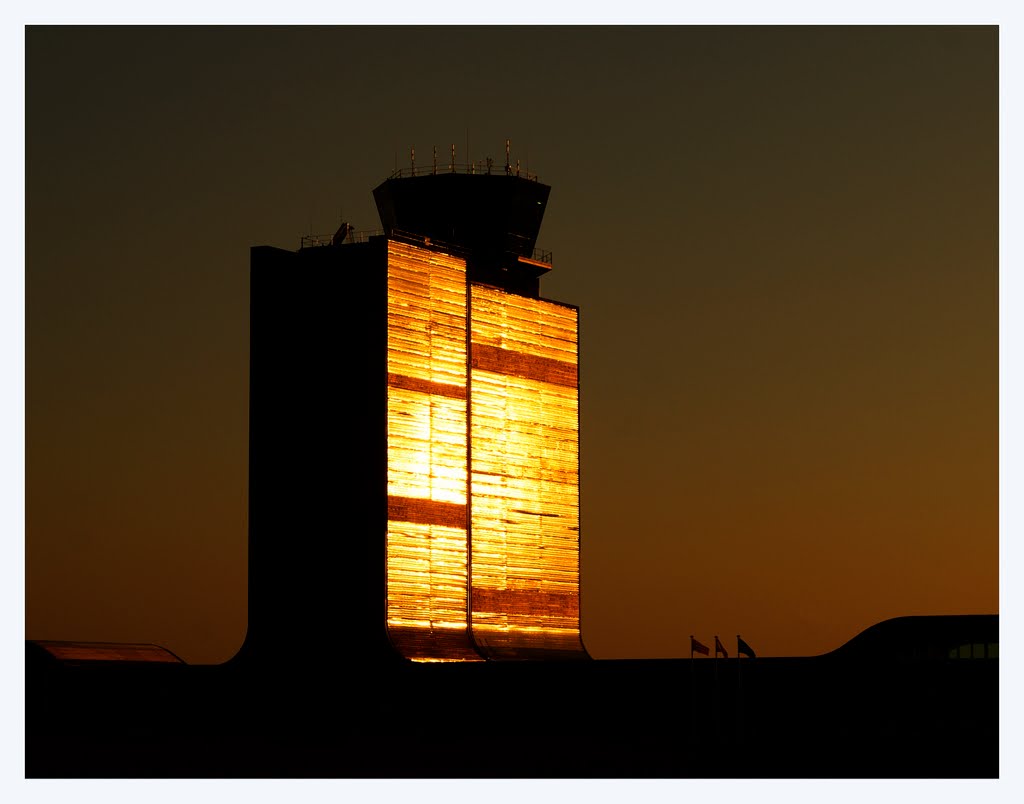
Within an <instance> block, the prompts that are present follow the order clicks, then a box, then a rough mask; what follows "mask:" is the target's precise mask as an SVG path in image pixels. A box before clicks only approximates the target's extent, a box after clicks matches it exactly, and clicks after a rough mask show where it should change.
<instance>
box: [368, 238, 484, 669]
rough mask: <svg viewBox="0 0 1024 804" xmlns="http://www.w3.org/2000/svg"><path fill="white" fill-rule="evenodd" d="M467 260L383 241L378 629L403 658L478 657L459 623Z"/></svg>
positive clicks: (463, 587) (464, 541) (463, 595)
mask: <svg viewBox="0 0 1024 804" xmlns="http://www.w3.org/2000/svg"><path fill="white" fill-rule="evenodd" d="M466 318H467V314H466V265H465V262H463V261H462V260H458V259H455V258H454V257H449V256H446V255H443V254H437V253H434V252H431V251H428V250H426V249H420V248H416V247H413V246H407V245H403V244H401V243H395V242H389V243H388V346H387V352H388V354H387V364H388V402H387V428H388V432H387V438H388V529H387V559H386V562H387V627H388V634H389V636H390V638H391V641H392V644H394V645H395V647H396V648H398V650H399V651H400V652H401V653H402V655H404V656H406V657H408V658H410V659H423V660H426V659H433V660H466V659H479V658H480V657H479V654H478V653H477V652H476V651H475V650H474V649H473V647H472V645H471V643H470V640H469V633H468V627H467V615H466V609H467V590H468V585H469V584H468V536H467V530H466V526H467V522H468V520H467V507H466V506H467V500H466V478H467V466H466V461H467V443H466V430H467V427H466V374H467V368H466V364H467V361H466Z"/></svg>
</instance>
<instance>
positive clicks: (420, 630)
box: [387, 242, 586, 661]
mask: <svg viewBox="0 0 1024 804" xmlns="http://www.w3.org/2000/svg"><path fill="white" fill-rule="evenodd" d="M467 304H468V306H467ZM468 321H471V324H469V325H467V322H468ZM467 326H468V328H469V329H470V330H471V332H467ZM469 341H471V344H470V346H469V352H468V354H467V342H469ZM387 364H388V380H387V382H388V402H387V439H388V528H387V627H388V633H389V635H390V638H391V641H392V643H393V644H394V645H395V647H396V648H397V649H398V650H399V651H400V652H401V653H402V655H404V656H406V657H407V658H410V659H415V660H434V661H446V660H448V661H453V660H454V661H459V660H473V659H480V658H482V657H487V658H495V659H500V658H506V659H521V658H551V657H555V658H562V657H568V656H585V655H586V654H585V652H584V650H583V646H582V643H581V641H580V632H579V438H578V429H579V428H578V422H579V412H578V411H579V406H578V397H579V394H578V380H577V365H578V358H577V311H576V310H575V309H574V308H572V307H567V306H564V305H560V304H556V303H554V302H549V301H543V300H539V299H531V298H525V297H522V296H517V295H514V294H510V293H506V292H504V291H501V290H497V289H494V288H490V287H484V286H478V285H472V286H470V285H469V284H468V283H467V276H466V265H465V263H464V262H463V261H462V260H459V259H456V258H454V257H450V256H447V255H444V254H440V253H437V252H433V251H430V250H427V249H423V248H417V247H415V246H410V245H405V244H402V243H396V242H389V243H388V353H387ZM467 413H468V417H467ZM470 476H471V477H472V489H471V494H470V497H469V499H467V485H468V480H469V478H470Z"/></svg>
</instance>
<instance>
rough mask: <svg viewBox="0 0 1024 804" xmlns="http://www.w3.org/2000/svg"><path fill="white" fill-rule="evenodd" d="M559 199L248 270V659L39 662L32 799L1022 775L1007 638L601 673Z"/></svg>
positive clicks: (487, 191)
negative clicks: (344, 780) (302, 785)
mask: <svg viewBox="0 0 1024 804" xmlns="http://www.w3.org/2000/svg"><path fill="white" fill-rule="evenodd" d="M549 194H550V187H548V186H546V185H544V184H542V183H541V182H540V181H538V180H537V178H536V177H535V176H532V175H528V174H526V173H525V172H523V171H521V170H520V169H519V167H518V165H516V166H513V165H512V163H511V161H510V159H509V158H508V146H507V143H506V162H505V165H504V166H497V167H496V166H495V165H494V164H493V163H492V162H491V160H488V162H487V163H486V166H476V165H469V166H457V165H455V159H454V154H453V157H452V160H451V162H450V164H449V165H448V166H447V168H438V167H437V166H436V163H435V165H433V166H432V167H431V168H430V169H427V170H423V169H420V170H419V171H418V172H417V170H416V168H415V164H413V166H412V167H411V168H410V169H408V170H402V171H398V170H396V171H395V173H394V174H392V175H391V176H390V177H389V178H388V179H386V180H385V181H384V182H383V183H382V184H380V185H379V186H378V187H377V188H376V189H375V190H374V198H375V201H376V205H377V209H378V212H379V214H380V218H381V224H382V230H380V231H378V232H374V233H370V234H368V233H360V232H356V231H354V230H353V228H352V227H351V226H349V225H348V224H343V225H342V226H341V227H340V228H339V230H338V231H337V232H336V233H334V234H333V235H328V236H323V237H317V236H312V235H311V236H307V237H304V238H302V240H301V242H300V248H299V249H297V250H294V251H292V250H287V249H281V248H275V247H270V246H256V247H253V248H252V249H251V272H250V277H251V284H250V310H251V316H250V344H251V345H250V415H249V421H250V436H249V555H248V578H249V587H248V594H249V600H248V608H249V619H248V631H247V634H246V637H245V640H244V643H243V645H242V647H241V649H240V650H239V652H238V654H237V655H236V656H235V657H233V658H232V659H231V660H230V661H228V662H226V663H225V664H223V665H218V666H188V665H186V664H185V663H183V662H181V661H180V660H179V659H178V657H176V656H174V655H173V654H172V653H170V652H169V651H167V650H165V649H163V648H160V647H158V646H141V645H134V646H131V645H116V644H108V643H91V644H90V643H74V642H55V641H47V642H42V641H39V642H29V643H28V644H27V646H26V648H27V671H26V775H28V776H101V777H103V776H117V777H124V776H144V777H154V776H156V777H167V776H212V777H223V776H316V777H332V776H339V777H449V778H450V777H581V776H586V777H594V776H614V777H681V776H701V777H707V776H711V777H717V776H727V777H734V776H747V777H792V776H798V777H807V776H818V777H851V776H853V777H857V776H861V777H863V776H869V777H880V776H897V777H903V776H996V775H998V660H997V658H996V657H997V656H998V640H999V636H998V615H984V616H935V617H900V618H895V619H892V620H888V621H883V622H882V623H879V624H877V625H875V626H873V627H872V628H869V629H867V630H866V631H864V632H863V633H862V634H860V635H859V636H857V637H856V638H854V639H851V640H850V641H849V642H848V643H847V644H846V645H844V646H842V647H841V648H839V649H837V650H835V651H833V652H832V653H830V654H825V655H823V656H820V657H799V658H776V657H768V658H765V657H758V658H757V659H746V658H744V659H741V658H739V657H738V656H737V657H734V658H730V659H724V660H718V659H717V658H716V659H715V660H708V659H703V660H702V659H696V660H694V659H690V660H683V659H663V660H602V661H587V660H588V659H590V657H589V656H588V654H587V651H586V649H585V647H584V643H583V637H582V633H581V628H580V597H581V592H582V593H584V594H585V590H581V586H580V545H581V535H580V534H581V531H580V511H579V483H580V481H579V393H580V343H579V310H578V309H577V308H576V307H574V306H573V305H571V304H567V303H563V302H559V301H553V300H550V299H546V298H544V297H543V296H542V295H541V291H540V283H541V279H542V278H543V276H544V275H545V274H546V273H547V272H548V271H549V270H550V269H551V267H552V260H551V255H550V254H549V253H547V252H542V251H539V250H538V249H537V237H538V232H539V229H540V224H541V221H542V219H543V215H544V211H545V209H546V207H547V203H548V198H549ZM680 651H681V652H682V651H683V648H682V647H681V648H680ZM580 660H584V661H580ZM967 660H969V661H967Z"/></svg>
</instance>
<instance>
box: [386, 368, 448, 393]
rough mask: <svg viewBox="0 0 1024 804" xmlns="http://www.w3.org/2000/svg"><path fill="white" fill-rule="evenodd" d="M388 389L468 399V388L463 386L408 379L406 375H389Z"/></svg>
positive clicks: (414, 378)
mask: <svg viewBox="0 0 1024 804" xmlns="http://www.w3.org/2000/svg"><path fill="white" fill-rule="evenodd" d="M388 387H389V388H401V389H402V390H405V391H421V392H422V393H424V394H436V395H437V396H447V397H449V398H450V399H465V398H466V387H465V386H463V385H449V384H448V383H443V382H432V381H431V380H421V379H418V378H417V377H407V376H406V375H404V374H391V373H388Z"/></svg>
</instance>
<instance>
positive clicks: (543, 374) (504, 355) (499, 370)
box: [469, 343, 579, 388]
mask: <svg viewBox="0 0 1024 804" xmlns="http://www.w3.org/2000/svg"><path fill="white" fill-rule="evenodd" d="M469 354H470V365H471V366H472V367H473V368H475V369H480V370H481V371H491V372H493V373H495V374H504V375H505V376H507V377H521V378H522V379H524V380H536V381H538V382H549V383H551V384H552V385H564V386H566V387H568V388H576V387H577V386H578V384H579V377H578V372H577V370H576V366H575V365H574V364H572V363H565V362H563V361H561V360H554V359H552V358H550V357H537V356H535V355H526V354H523V353H522V352H513V351H510V350H509V349H501V348H499V347H497V346H489V345H486V344H482V343H474V344H471V346H470V350H469Z"/></svg>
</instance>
